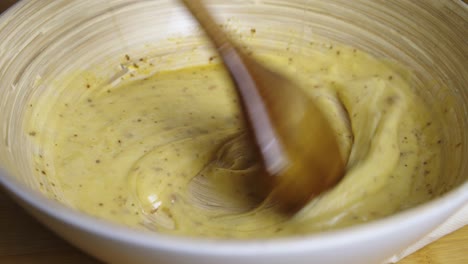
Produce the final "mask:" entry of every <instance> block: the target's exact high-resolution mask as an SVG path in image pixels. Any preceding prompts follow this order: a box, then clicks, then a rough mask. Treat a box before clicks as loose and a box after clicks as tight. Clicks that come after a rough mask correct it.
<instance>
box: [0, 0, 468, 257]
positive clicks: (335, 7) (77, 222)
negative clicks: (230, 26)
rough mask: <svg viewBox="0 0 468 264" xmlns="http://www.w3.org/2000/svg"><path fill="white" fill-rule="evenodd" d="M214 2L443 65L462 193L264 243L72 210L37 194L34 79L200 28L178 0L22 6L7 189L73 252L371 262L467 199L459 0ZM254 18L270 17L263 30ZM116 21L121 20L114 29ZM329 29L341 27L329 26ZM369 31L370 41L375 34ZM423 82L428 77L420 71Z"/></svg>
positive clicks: (4, 168)
mask: <svg viewBox="0 0 468 264" xmlns="http://www.w3.org/2000/svg"><path fill="white" fill-rule="evenodd" d="M209 2H210V3H212V4H213V7H214V8H217V9H218V10H219V11H220V12H219V14H220V17H222V18H223V19H225V18H229V17H230V16H231V14H232V16H233V17H235V18H238V19H239V26H238V27H239V28H240V29H242V28H243V27H246V26H248V25H249V23H254V24H255V26H258V27H262V26H263V27H264V28H265V29H266V28H268V27H271V28H274V27H277V26H282V25H287V26H290V27H293V28H294V27H297V31H299V32H300V31H301V30H302V31H303V33H304V34H306V35H307V34H309V33H310V32H309V31H311V29H305V27H304V26H303V24H304V23H306V22H305V21H309V20H307V19H308V14H309V13H310V16H311V17H312V18H314V19H316V20H311V22H310V27H311V28H312V29H313V31H314V32H312V33H310V34H315V33H316V34H319V35H324V36H327V37H329V38H331V39H334V40H336V41H340V42H345V43H348V44H351V45H355V46H357V47H359V48H362V49H364V50H367V51H369V52H372V53H374V54H376V55H385V56H387V57H390V58H393V59H396V60H400V61H402V62H405V63H406V64H407V65H409V66H411V67H414V68H415V69H416V70H421V71H422V72H423V71H424V70H425V69H426V68H428V65H431V62H432V63H437V62H439V60H441V61H443V62H445V63H444V64H442V65H438V67H435V68H434V76H442V77H440V78H441V80H442V81H445V79H443V76H444V74H446V75H447V76H448V77H447V78H448V79H450V81H447V86H448V87H449V88H448V90H449V91H450V92H452V93H455V94H457V96H458V97H459V101H458V103H455V108H456V109H455V112H456V113H457V114H455V115H454V117H453V122H452V121H450V122H452V123H451V124H452V125H453V124H458V126H459V127H458V128H455V129H452V130H453V131H454V132H453V135H452V136H451V137H450V138H453V140H460V141H461V142H463V145H462V146H461V148H460V151H459V152H454V153H449V154H452V155H453V156H452V157H450V159H451V161H450V162H452V163H448V164H453V166H451V167H450V168H445V169H446V170H447V175H449V174H450V175H452V174H453V177H454V179H455V180H454V182H455V183H456V184H455V185H457V187H456V188H454V189H453V190H452V191H450V192H449V193H447V194H446V195H444V196H442V197H441V198H438V199H435V200H433V201H431V202H428V203H426V204H424V205H421V206H418V207H416V208H413V209H410V210H407V211H404V212H402V213H399V214H397V215H395V216H392V217H388V218H386V219H383V220H379V221H375V222H371V223H368V224H365V225H360V226H356V227H353V228H348V229H343V230H339V231H335V232H327V233H321V234H314V235H305V236H303V237H291V238H287V239H275V240H261V241H259V240H249V241H230V240H206V239H195V238H193V239H192V238H182V237H172V236H165V235H159V234H155V233H146V232H141V231H136V230H132V229H130V228H126V227H122V226H118V225H114V224H111V223H109V222H106V221H103V220H98V219H95V218H93V217H90V216H87V215H84V214H82V213H80V212H77V211H74V210H72V209H69V208H66V207H65V206H63V205H61V204H59V203H57V202H54V201H52V200H50V199H48V198H46V197H45V196H44V195H42V194H40V193H39V192H38V191H35V190H33V188H32V187H33V186H34V185H33V184H32V183H31V182H30V181H28V175H30V173H28V165H27V164H28V161H29V160H28V159H27V158H26V157H25V156H26V155H25V154H27V153H24V151H23V150H22V149H23V148H22V147H26V145H25V143H23V141H22V140H21V133H22V132H21V130H20V129H21V120H19V117H21V114H22V113H23V110H22V107H24V104H25V102H26V101H27V99H28V98H29V96H31V94H30V92H28V91H27V87H29V86H30V87H33V86H34V80H35V78H37V76H41V77H42V78H43V80H45V81H47V80H49V79H50V80H53V78H54V75H59V74H60V73H62V72H66V71H67V70H72V69H79V68H80V65H81V67H86V65H92V64H96V63H99V62H100V61H102V59H103V58H107V59H109V58H110V60H112V55H116V54H120V55H121V54H122V52H124V51H125V50H127V49H131V48H135V49H138V48H142V47H144V43H145V42H151V41H155V40H158V39H159V40H162V39H164V38H166V37H167V36H169V35H170V34H172V33H176V35H177V34H179V36H183V35H184V34H185V33H187V32H191V31H192V29H193V24H192V22H191V20H190V18H189V17H187V15H186V13H185V12H184V10H183V9H181V8H180V7H178V6H177V3H176V2H175V1H130V0H115V1H91V0H83V1H78V0H77V1H66V0H56V1H23V2H21V3H20V4H18V5H16V6H15V7H14V8H13V9H11V10H9V11H8V12H7V13H5V14H4V15H3V16H2V17H0V39H1V41H0V107H1V109H2V111H0V121H1V124H2V127H1V129H2V130H1V131H0V134H1V139H2V141H1V142H0V168H1V170H0V183H1V184H2V185H4V186H5V187H6V189H7V190H8V191H10V192H11V194H12V196H13V197H14V198H15V199H16V200H17V201H18V202H19V203H21V204H22V205H23V206H24V207H25V208H26V209H27V210H28V211H30V212H31V213H32V214H33V215H34V216H35V217H37V218H38V219H39V220H40V221H41V222H42V223H44V224H45V225H47V226H48V227H50V228H51V229H52V230H54V231H55V232H57V233H58V234H60V235H61V236H63V237H64V238H65V239H67V240H68V241H70V242H72V243H73V244H74V245H76V246H77V247H79V248H81V249H83V250H84V251H86V252H88V253H90V254H92V255H93V256H96V257H97V258H99V259H101V260H104V261H106V262H110V263H195V264H197V263H200V264H209V263H236V264H238V263H243V264H248V263H268V264H275V263H359V264H363V263H380V262H382V261H384V260H385V259H387V258H388V257H390V256H392V255H393V254H395V253H398V252H399V251H401V250H402V249H404V248H406V247H407V246H409V245H411V244H412V243H414V242H415V241H417V240H418V239H419V238H421V237H422V236H423V235H425V234H427V233H428V232H429V231H430V230H432V229H434V228H435V227H437V226H438V225H439V224H441V223H442V222H443V221H444V220H446V219H447V218H448V217H449V216H450V215H452V214H453V213H454V212H455V211H456V210H457V209H458V208H460V207H461V206H463V205H464V204H466V203H467V201H468V183H467V182H466V177H467V174H468V173H467V166H466V165H464V164H466V163H467V162H466V161H467V157H468V155H467V143H466V142H467V136H468V134H467V133H466V132H464V130H463V129H462V128H466V127H467V110H466V109H467V108H468V106H467V105H468V89H467V87H466V83H468V77H467V73H466V52H465V54H464V52H463V51H466V47H464V46H463V43H464V41H463V39H464V36H466V35H467V34H466V33H467V32H466V27H464V26H463V25H465V26H466V23H467V13H466V12H467V7H466V5H465V4H463V3H462V1H452V2H448V1H425V2H423V1H421V2H423V3H422V4H418V3H412V1H404V0H402V1H391V2H390V1H377V0H376V1H344V0H341V1H340V0H337V1H318V0H317V1H268V2H271V3H263V1H209ZM351 2H352V3H351ZM246 7H248V8H246ZM246 10H249V11H248V12H247V11H246ZM444 12H445V13H444ZM135 13H136V14H139V16H138V17H139V19H137V18H136V17H128V16H126V14H135ZM363 14H387V15H388V16H389V17H393V19H394V20H395V21H394V24H392V23H390V24H389V25H393V26H394V28H390V29H389V28H388V27H389V26H388V25H387V24H385V23H383V22H382V21H385V19H382V20H379V19H378V17H379V16H378V15H377V17H374V16H371V15H369V16H365V15H363ZM447 14H449V15H447ZM392 15H393V16H392ZM258 16H260V17H262V18H263V20H262V21H263V22H258V23H259V24H258V25H257V24H256V22H255V21H256V20H255V19H256V17H258ZM382 16H383V18H386V16H385V15H382ZM387 18H388V17H387ZM418 18H419V19H420V20H421V21H422V22H421V23H426V22H430V21H433V22H434V21H435V25H434V24H430V23H426V24H425V25H426V26H427V28H426V29H427V31H424V30H422V31H421V32H419V31H417V30H416V31H414V32H410V31H411V28H418V23H417V21H419V20H418ZM295 19H297V20H295ZM303 19H306V20H303ZM109 21H114V22H112V23H114V25H111V26H114V28H113V29H111V28H110V26H109ZM148 21H153V22H152V23H154V25H156V26H154V27H146V28H142V25H143V24H144V23H143V22H146V25H147V24H148V23H149V22H148ZM265 21H266V22H265ZM350 21H355V23H354V24H353V23H351V22H350ZM377 21H380V22H379V23H378V22H377ZM328 22H329V23H330V24H333V26H334V27H333V28H336V31H334V30H333V28H332V29H330V28H326V27H324V26H321V25H322V24H326V23H328ZM112 23H111V24H112ZM262 23H263V24H262ZM276 23H278V24H276ZM307 23H309V22H307ZM372 23H373V24H372ZM412 23H413V24H412ZM168 25H169V26H170V27H168ZM419 26H420V25H419ZM115 27H117V28H118V29H119V30H115ZM406 28H409V29H408V30H409V31H408V32H406V31H405V29H406ZM346 29H349V31H347V30H346ZM306 31H307V32H309V33H307V32H306ZM381 31H382V32H381ZM369 32H370V33H369ZM310 34H309V35H310ZM368 34H371V35H372V34H374V35H372V36H373V38H369V37H368V36H369V35H368ZM77 37H80V38H77ZM366 37H367V39H366ZM387 37H388V38H387ZM115 39H119V41H121V43H126V44H125V47H113V48H109V50H108V51H106V52H103V51H102V50H96V51H92V50H89V49H88V50H82V48H83V45H89V44H90V43H91V44H92V45H105V43H106V42H112V41H115ZM450 45H452V46H451V47H450ZM457 45H458V46H457ZM373 47H374V48H373ZM375 47H378V48H375ZM429 51H432V53H431V52H429ZM418 52H419V53H418ZM437 54H439V55H440V56H439V57H438V56H437ZM426 55H427V56H426ZM460 56H461V57H460ZM110 63H112V61H111V62H110ZM50 65H52V66H50ZM463 66H465V68H464V67H463ZM110 70H113V69H112V68H111V69H110ZM450 74H453V75H450ZM452 77H453V78H452ZM437 78H439V77H437ZM418 80H420V81H421V82H424V81H425V80H426V81H427V79H425V75H424V74H421V76H420V78H419V79H418ZM25 87H26V88H25ZM452 87H453V88H452ZM37 89H40V87H39V88H37ZM438 89H441V88H440V87H436V86H434V87H429V89H428V91H426V93H427V94H424V92H423V95H424V96H427V99H428V101H429V102H436V101H437V98H434V97H435V96H434V94H437V93H438V91H439V90H438ZM431 95H432V96H431ZM431 98H432V99H431ZM431 100H432V101H431ZM447 122H449V121H447ZM447 129H449V130H450V128H447ZM450 138H449V139H448V140H449V141H450V140H452V139H450Z"/></svg>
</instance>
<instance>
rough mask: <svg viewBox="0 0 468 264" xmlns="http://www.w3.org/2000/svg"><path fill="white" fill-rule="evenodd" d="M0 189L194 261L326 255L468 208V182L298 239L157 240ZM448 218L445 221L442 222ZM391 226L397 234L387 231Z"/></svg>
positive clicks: (89, 227) (20, 188) (104, 232)
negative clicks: (203, 257) (191, 256)
mask: <svg viewBox="0 0 468 264" xmlns="http://www.w3.org/2000/svg"><path fill="white" fill-rule="evenodd" d="M0 185H3V186H4V187H5V188H6V190H7V191H8V192H10V193H11V194H12V195H13V196H14V197H15V198H18V199H20V200H21V201H22V202H24V203H26V204H28V205H29V206H32V207H33V208H35V209H37V210H39V211H40V212H41V213H43V214H46V215H49V216H51V217H53V218H55V219H57V220H59V221H61V222H63V223H65V224H68V225H71V226H73V227H75V228H77V229H79V230H81V231H85V232H88V233H91V234H95V235H98V236H101V237H105V238H107V239H111V240H114V241H120V242H125V243H130V244H132V245H137V246H140V247H146V248H153V249H160V250H166V251H171V252H184V253H190V254H196V255H199V254H201V255H203V254H208V255H219V256H228V255H232V254H233V252H235V254H236V255H237V256H239V255H241V256H250V255H256V256H258V255H270V256H272V255H281V254H284V253H286V252H288V253H293V252H303V251H305V250H308V251H310V250H325V249H328V248H332V247H336V246H337V244H344V245H346V244H350V243H354V242H355V241H358V240H367V239H370V238H372V237H375V236H381V235H385V234H390V233H393V232H394V230H395V229H396V227H398V228H403V227H410V226H416V225H418V224H420V223H421V221H422V220H423V219H432V218H433V217H437V216H440V215H448V214H447V213H451V214H453V213H455V212H456V210H458V209H460V208H462V206H464V205H467V204H468V180H467V181H465V182H464V183H462V184H461V185H460V186H457V187H456V188H454V189H452V190H451V191H449V192H447V193H445V194H444V195H442V196H440V197H437V198H435V199H433V200H430V201H428V202H426V203H423V204H421V205H418V206H415V207H413V208H409V209H407V210H404V211H402V212H399V213H396V214H394V215H391V216H388V217H384V218H382V219H378V220H374V221H371V222H368V223H364V224H360V225H356V226H351V227H347V228H342V229H338V230H333V231H325V232H320V233H309V234H305V235H301V236H290V237H281V238H269V239H268V238H264V239H238V240H234V239H218V238H213V239H211V238H202V237H185V236H175V235H167V234H159V233H156V232H148V231H143V230H136V229H132V228H131V227H127V226H124V225H120V224H116V223H113V222H111V221H108V220H104V219H99V218H97V217H94V216H91V215H88V214H86V213H84V212H80V211H78V210H75V209H72V208H70V207H67V206H66V205H64V204H61V203H60V202H58V201H55V200H52V199H49V198H47V197H46V196H45V195H43V194H42V193H40V192H39V191H37V190H35V189H32V188H30V187H28V186H26V185H24V184H22V183H21V182H19V180H18V179H16V178H13V177H11V176H8V174H7V173H6V172H5V171H4V170H2V169H0ZM448 218H449V216H447V218H446V219H445V220H447V219H448ZM391 226H394V227H395V228H389V227H391Z"/></svg>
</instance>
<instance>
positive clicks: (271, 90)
mask: <svg viewBox="0 0 468 264" xmlns="http://www.w3.org/2000/svg"><path fill="white" fill-rule="evenodd" d="M181 1H182V2H183V3H184V5H185V6H186V7H187V8H188V10H189V11H190V12H191V14H192V15H193V16H194V17H195V18H196V20H197V21H198V22H199V23H200V25H201V26H202V28H203V29H204V30H205V32H206V34H207V35H208V37H209V38H210V40H211V41H212V42H213V44H214V46H215V47H216V48H217V50H218V52H219V54H220V56H221V57H222V59H223V61H224V64H225V65H226V67H227V69H228V70H229V72H230V74H231V77H232V79H233V80H234V83H235V85H236V88H237V92H238V95H239V97H240V98H241V102H242V107H243V112H244V114H245V116H246V120H248V123H249V125H250V130H251V133H252V135H253V138H254V139H255V141H256V143H257V146H258V150H259V153H260V155H261V157H262V161H263V164H264V167H265V169H266V172H267V173H268V174H269V175H268V177H267V183H266V184H265V188H269V186H271V187H272V188H271V192H270V198H273V199H274V201H275V202H277V203H279V204H280V205H281V207H282V208H283V209H286V210H288V211H292V212H295V211H297V210H299V209H300V208H302V207H303V206H304V205H305V204H306V203H307V202H308V201H309V200H310V199H312V198H313V197H315V196H317V195H318V194H320V193H322V192H323V191H325V190H327V189H329V188H331V187H333V186H334V185H335V184H336V183H337V182H338V181H339V180H340V179H341V178H342V176H343V174H344V161H343V159H342V157H341V155H340V151H339V147H338V143H337V139H336V135H335V134H334V131H333V130H332V128H331V126H330V124H329V123H328V120H327V119H326V118H325V116H324V115H323V113H322V112H321V111H320V110H319V109H318V108H317V106H316V105H315V103H314V101H313V100H312V99H311V98H310V96H308V95H307V94H306V93H305V92H304V90H302V89H301V88H300V87H298V85H297V84H295V83H294V82H292V81H290V80H288V79H286V78H285V77H283V76H282V75H280V74H278V73H275V72H273V71H271V70H269V69H267V68H266V67H264V66H262V65H260V64H259V63H258V62H257V61H255V60H254V59H252V58H251V57H248V56H247V55H246V54H245V53H244V52H243V51H242V50H241V49H240V48H239V47H238V46H237V45H236V44H234V43H233V42H232V41H231V40H230V39H229V38H228V36H227V35H226V34H225V33H224V32H223V31H222V30H221V29H220V27H219V26H218V25H217V24H216V22H215V21H214V20H213V18H212V16H211V14H210V13H209V11H208V10H207V9H206V7H205V6H204V4H203V2H202V1H200V0H181ZM312 63H313V62H312Z"/></svg>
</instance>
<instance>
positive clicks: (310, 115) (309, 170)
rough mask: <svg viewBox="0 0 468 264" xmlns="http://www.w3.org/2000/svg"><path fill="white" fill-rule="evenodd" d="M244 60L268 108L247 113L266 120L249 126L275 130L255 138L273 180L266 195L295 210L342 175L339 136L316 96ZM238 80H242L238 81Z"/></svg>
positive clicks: (258, 131)
mask: <svg viewBox="0 0 468 264" xmlns="http://www.w3.org/2000/svg"><path fill="white" fill-rule="evenodd" d="M244 63H245V65H247V68H248V69H249V72H250V74H251V77H252V79H253V80H254V82H255V85H256V88H257V90H258V91H259V94H260V97H261V99H262V102H263V104H264V105H265V107H264V108H265V109H266V112H267V113H266V114H265V115H261V114H253V115H252V114H250V115H249V116H248V119H249V120H250V122H251V123H255V124H259V123H262V124H268V126H261V127H259V126H252V127H253V131H252V132H253V134H255V136H256V138H261V137H262V136H264V135H267V134H268V133H270V131H269V130H273V137H274V138H273V139H271V140H257V144H259V149H260V152H261V153H262V157H263V161H264V164H265V167H266V169H267V171H268V172H269V174H270V177H271V180H272V191H271V195H270V198H273V199H274V201H275V202H276V203H277V204H279V205H280V206H281V207H282V208H283V209H285V210H287V211H292V212H295V211H297V210H299V209H301V208H302V207H303V206H304V205H305V204H306V203H307V202H308V201H310V200H311V199H312V198H314V197H316V196H317V195H319V194H321V193H322V192H324V191H326V190H328V189H330V188H331V187H333V186H334V185H335V184H336V183H337V182H338V181H339V180H340V179H341V178H342V177H343V175H344V167H345V163H344V161H343V158H342V156H341V153H340V149H339V145H338V142H337V136H336V135H335V132H334V131H333V129H332V127H331V125H330V124H329V121H328V119H327V118H326V117H325V115H324V114H323V113H322V111H321V110H320V109H319V108H318V107H317V106H316V103H315V102H314V100H313V99H312V98H311V97H310V96H309V95H308V94H306V93H305V91H304V90H303V89H302V88H301V87H300V86H299V85H297V84H296V83H294V82H292V81H290V80H288V79H287V78H285V77H283V76H282V75H280V74H277V73H275V72H272V71H270V70H268V69H266V68H265V67H263V66H262V65H260V64H258V63H257V62H256V61H251V60H250V58H247V60H244ZM237 84H238V85H243V84H242V81H239V82H237ZM246 107H249V106H246ZM264 142H267V143H264ZM275 144H276V145H277V146H276V149H279V150H280V151H268V150H269V149H275V148H272V145H275ZM277 164H282V166H281V167H278V166H276V165H277Z"/></svg>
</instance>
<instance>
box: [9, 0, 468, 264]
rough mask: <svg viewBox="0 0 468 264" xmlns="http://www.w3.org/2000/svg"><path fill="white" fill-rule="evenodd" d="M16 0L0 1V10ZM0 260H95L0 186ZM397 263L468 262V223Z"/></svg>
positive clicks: (65, 263) (68, 263)
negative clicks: (58, 234) (45, 224)
mask: <svg viewBox="0 0 468 264" xmlns="http://www.w3.org/2000/svg"><path fill="white" fill-rule="evenodd" d="M15 2H16V0H0V13H2V12H3V11H4V10H6V9H7V8H8V6H10V5H12V4H13V3H15ZM0 263H2V264H10V263H15V264H22V263H24V264H30V263H33V264H42V263H44V264H54V263H60V264H73V263H79V264H93V263H100V262H99V261H97V260H95V259H93V258H92V257H89V256H87V255H86V254H84V253H82V252H80V251H79V250H78V249H76V248H74V247H73V246H71V245H70V244H68V243H67V242H65V241H64V240H62V239H61V238H60V237H58V236H56V235H55V234H53V233H52V232H51V231H49V230H47V229H46V228H45V227H43V226H42V225H41V224H39V223H38V222H37V221H36V220H35V219H33V218H32V217H31V216H29V215H28V214H27V213H26V212H25V211H24V210H23V209H22V208H20V207H19V206H18V205H16V204H15V203H14V202H13V201H12V200H11V199H10V198H9V197H7V195H6V194H5V193H4V192H3V190H1V188H0ZM399 263H400V264H468V226H465V227H464V228H462V229H460V230H458V231H456V232H454V233H452V234H450V235H448V236H445V237H443V238H441V239H439V240H438V241H436V242H434V243H432V244H430V245H428V246H426V247H425V248H423V249H421V250H419V251H418V252H416V253H414V254H412V255H411V256H409V257H406V258H405V259H403V260H402V261H400V262H399Z"/></svg>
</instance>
